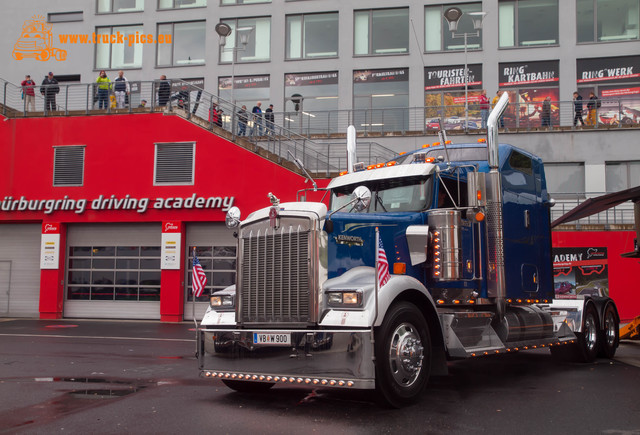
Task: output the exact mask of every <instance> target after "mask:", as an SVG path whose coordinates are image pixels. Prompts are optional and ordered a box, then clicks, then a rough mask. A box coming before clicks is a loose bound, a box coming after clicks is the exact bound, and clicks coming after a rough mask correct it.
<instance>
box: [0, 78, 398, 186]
mask: <svg viewBox="0 0 640 435" xmlns="http://www.w3.org/2000/svg"><path fill="white" fill-rule="evenodd" d="M168 82H169V83H170V84H171V92H170V93H169V95H164V92H163V91H161V90H160V85H161V81H135V82H129V83H128V89H129V92H128V95H127V98H126V100H125V104H124V107H122V108H118V107H117V106H116V101H115V100H116V98H115V95H114V92H113V82H112V83H111V84H110V86H111V88H110V89H108V92H107V95H106V97H107V103H106V108H101V107H104V105H101V100H100V94H99V92H98V86H97V84H96V83H73V84H59V85H57V88H58V92H57V93H56V94H55V103H53V102H52V101H51V100H50V104H45V103H46V98H45V95H46V94H47V92H48V91H50V90H52V89H55V88H56V85H54V86H36V87H35V106H36V110H35V111H28V110H27V109H28V107H27V100H26V98H24V96H23V95H22V89H21V87H20V86H17V85H15V84H13V83H10V82H7V81H5V80H2V79H0V92H1V94H0V102H1V103H2V107H1V111H0V113H2V115H4V116H6V117H10V118H21V117H36V116H45V117H48V116H78V115H97V114H100V115H104V114H127V113H145V112H171V113H173V114H176V115H178V116H181V117H183V118H185V119H188V120H190V121H192V122H194V123H196V124H198V125H200V126H202V127H205V128H208V129H210V130H215V131H216V132H217V133H220V134H223V135H225V134H230V135H231V139H232V140H234V141H236V142H238V143H241V144H244V145H245V146H246V144H247V143H248V144H251V145H253V147H252V148H253V149H254V150H255V151H257V150H259V149H262V150H265V151H266V157H268V158H270V159H272V160H274V161H277V162H278V163H283V162H284V161H290V156H291V155H293V157H294V158H296V159H299V160H300V161H301V162H302V163H303V164H304V166H305V168H306V169H307V171H309V172H310V173H312V174H315V176H330V175H332V174H335V173H337V172H339V171H341V170H344V169H346V154H347V152H346V143H345V142H343V143H341V144H336V143H332V144H320V143H316V142H314V141H312V140H311V139H309V137H306V136H304V135H301V134H300V133H299V132H297V131H294V130H291V129H290V128H287V127H286V126H283V124H282V122H281V121H282V120H283V116H282V114H279V115H278V116H277V117H276V118H275V119H274V120H273V122H272V121H271V120H267V119H266V118H265V117H264V115H263V116H261V117H254V116H253V114H252V113H246V114H245V115H239V113H238V111H239V107H237V106H235V105H233V104H232V103H231V102H229V101H226V100H224V99H222V98H219V97H218V96H216V95H213V94H210V93H208V92H207V91H205V90H204V89H201V88H198V87H196V86H194V85H192V84H190V83H188V82H184V81H182V80H169V81H168ZM159 91H160V94H159ZM51 104H53V105H54V108H55V110H50V107H47V106H50V105H51ZM29 109H31V108H29ZM239 138H241V139H242V141H239ZM250 148H251V147H250ZM359 153H360V154H361V155H363V156H365V155H366V156H367V159H366V161H367V162H376V163H377V162H382V161H387V160H389V159H390V158H391V157H393V155H395V153H394V152H393V151H391V150H389V149H387V148H384V147H382V146H380V145H378V144H372V143H368V144H366V143H364V144H361V145H360V150H359Z"/></svg>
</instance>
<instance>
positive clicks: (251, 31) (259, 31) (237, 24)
mask: <svg viewBox="0 0 640 435" xmlns="http://www.w3.org/2000/svg"><path fill="white" fill-rule="evenodd" d="M222 22H224V23H226V24H228V25H229V26H230V27H231V35H229V36H227V38H226V43H225V45H224V46H223V47H220V62H221V63H231V62H232V60H235V62H265V61H268V60H269V59H271V51H270V47H271V18H270V17H258V18H238V19H232V20H222ZM234 56H235V59H234Z"/></svg>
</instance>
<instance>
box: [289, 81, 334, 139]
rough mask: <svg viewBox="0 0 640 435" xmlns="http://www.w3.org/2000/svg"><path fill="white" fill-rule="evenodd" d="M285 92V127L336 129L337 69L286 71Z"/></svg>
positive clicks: (306, 129)
mask: <svg viewBox="0 0 640 435" xmlns="http://www.w3.org/2000/svg"><path fill="white" fill-rule="evenodd" d="M284 93H285V105H284V111H285V112H286V113H285V119H284V121H285V126H286V127H287V128H290V129H292V130H296V129H303V130H304V131H310V132H315V131H326V129H327V128H329V129H330V130H332V131H335V130H336V129H337V127H338V125H337V124H338V119H337V118H338V117H337V116H335V113H336V112H335V111H337V110H338V72H337V71H334V72H314V73H304V74H285V75H284ZM296 109H297V110H296ZM332 115H333V116H332Z"/></svg>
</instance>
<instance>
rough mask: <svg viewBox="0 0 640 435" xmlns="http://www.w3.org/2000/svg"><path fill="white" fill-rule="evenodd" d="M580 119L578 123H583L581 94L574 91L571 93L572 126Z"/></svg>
mask: <svg viewBox="0 0 640 435" xmlns="http://www.w3.org/2000/svg"><path fill="white" fill-rule="evenodd" d="M578 121H580V125H581V126H583V125H584V119H582V96H581V95H580V94H579V93H578V92H577V91H576V92H574V93H573V126H574V127H576V126H577V125H578Z"/></svg>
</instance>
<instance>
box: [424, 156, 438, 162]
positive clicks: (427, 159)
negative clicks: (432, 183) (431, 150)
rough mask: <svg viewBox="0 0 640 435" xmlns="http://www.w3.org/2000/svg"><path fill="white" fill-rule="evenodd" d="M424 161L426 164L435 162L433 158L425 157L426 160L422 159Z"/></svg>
mask: <svg viewBox="0 0 640 435" xmlns="http://www.w3.org/2000/svg"><path fill="white" fill-rule="evenodd" d="M424 161H425V162H426V163H433V162H435V161H436V159H435V158H434V157H427V158H426V159H424Z"/></svg>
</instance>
